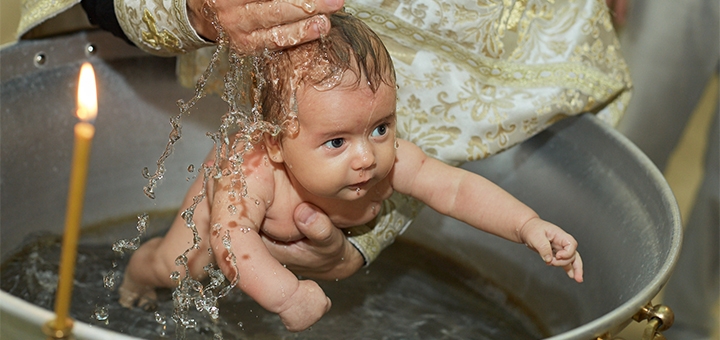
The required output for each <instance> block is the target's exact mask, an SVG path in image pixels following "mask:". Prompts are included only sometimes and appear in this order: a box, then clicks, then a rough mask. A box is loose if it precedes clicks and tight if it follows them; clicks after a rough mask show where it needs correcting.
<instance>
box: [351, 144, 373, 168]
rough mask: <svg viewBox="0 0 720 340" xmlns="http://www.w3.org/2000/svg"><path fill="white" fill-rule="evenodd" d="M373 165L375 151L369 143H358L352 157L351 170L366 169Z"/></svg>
mask: <svg viewBox="0 0 720 340" xmlns="http://www.w3.org/2000/svg"><path fill="white" fill-rule="evenodd" d="M373 165H375V152H374V150H373V148H372V146H371V145H369V143H367V142H364V143H360V144H359V145H358V147H357V150H356V152H355V157H354V159H353V165H352V167H353V170H363V169H368V168H370V167H372V166H373Z"/></svg>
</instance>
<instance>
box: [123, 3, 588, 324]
mask: <svg viewBox="0 0 720 340" xmlns="http://www.w3.org/2000/svg"><path fill="white" fill-rule="evenodd" d="M330 19H331V24H332V27H331V30H330V33H329V34H328V36H327V37H325V39H324V41H322V42H321V41H314V42H310V43H306V44H303V45H300V46H298V47H294V48H291V49H289V50H285V51H279V52H272V53H271V55H270V56H266V57H263V58H261V59H262V60H264V61H265V62H264V64H261V65H260V66H259V68H260V70H261V72H262V73H264V76H265V79H277V80H276V81H268V82H267V83H266V85H265V87H263V89H262V90H261V93H260V95H259V97H260V102H261V103H262V108H261V109H262V111H263V115H264V117H265V119H266V120H267V121H269V122H271V123H273V124H276V125H279V126H283V129H282V131H281V132H280V133H279V134H276V135H273V134H270V133H265V134H264V135H263V137H262V138H261V140H260V141H259V142H258V143H256V144H255V145H254V146H253V147H252V148H248V150H247V151H245V152H244V162H243V163H242V174H243V175H244V181H243V180H241V175H239V174H238V175H223V176H221V177H220V178H219V179H215V180H210V181H209V183H208V197H207V199H205V200H203V201H202V202H201V203H200V204H199V205H198V206H197V208H196V210H195V214H194V218H195V219H194V222H195V224H196V226H197V230H198V232H199V236H200V238H201V241H200V249H208V248H212V250H213V253H214V257H215V258H214V261H215V262H216V263H217V265H218V267H219V268H220V269H222V271H223V272H224V273H225V275H226V276H228V277H236V274H239V283H238V286H239V287H240V288H241V289H242V290H243V291H244V292H245V293H246V294H248V295H249V296H250V297H252V298H253V299H254V300H255V301H256V302H257V303H259V304H260V305H261V306H262V307H264V308H266V309H267V310H269V311H272V312H274V313H277V314H279V316H280V318H281V320H282V322H283V323H284V324H285V326H286V327H287V329H288V330H291V331H300V330H304V329H306V328H308V327H310V326H311V325H313V324H314V323H315V322H317V321H318V320H319V319H320V318H321V317H322V316H323V315H324V314H325V313H326V312H327V311H328V310H329V309H330V305H331V303H330V299H329V298H328V297H327V296H325V294H324V292H323V291H322V289H321V288H320V287H319V286H318V285H317V283H315V282H314V281H311V280H298V278H297V277H296V276H295V275H294V274H293V273H292V272H290V271H289V270H288V269H286V268H285V267H284V266H283V265H282V264H281V263H279V262H278V261H277V260H276V259H275V258H274V257H273V256H271V254H270V252H269V251H268V249H267V248H266V246H265V244H264V243H263V240H262V237H268V238H270V239H273V240H277V241H278V242H290V241H294V240H298V239H301V238H302V237H303V235H302V234H301V233H300V232H299V231H298V230H297V229H296V227H295V224H294V222H293V211H294V209H295V208H296V207H297V206H298V205H299V204H300V203H302V202H309V203H311V204H314V205H315V206H317V207H319V208H320V209H321V210H322V211H323V212H325V213H326V214H327V215H328V216H329V218H330V219H331V221H332V222H333V224H334V225H335V226H337V227H339V228H345V227H351V226H356V225H362V224H365V223H368V222H370V221H372V220H373V219H374V218H375V217H376V216H377V215H378V213H379V212H380V206H381V202H382V201H383V200H385V199H387V198H388V197H390V195H391V194H392V193H393V191H398V192H400V193H402V194H406V195H410V196H412V197H415V198H417V199H419V200H420V201H422V202H424V203H425V204H427V205H428V206H430V207H431V208H433V209H435V210H437V211H438V212H440V213H442V214H446V215H449V216H452V217H454V218H456V219H459V220H461V221H463V222H466V223H468V224H470V225H472V226H474V227H475V228H478V229H480V230H483V231H486V232H489V233H492V234H495V235H497V236H500V237H503V238H505V239H508V240H511V241H514V242H519V243H524V244H526V245H527V246H528V247H529V248H531V249H533V250H535V251H537V252H538V253H539V254H540V256H541V257H542V259H543V260H544V261H545V263H547V264H549V265H553V266H559V267H563V268H564V270H565V271H566V272H567V274H568V276H570V277H571V278H573V279H575V280H576V281H577V282H582V276H583V267H582V260H581V259H580V255H579V254H578V252H577V251H576V248H577V242H576V241H575V239H574V238H573V237H572V236H571V235H569V234H568V233H566V232H564V231H563V230H562V229H560V228H559V227H557V226H555V225H553V224H551V223H548V222H546V221H544V220H542V219H540V218H539V217H538V215H537V214H536V213H535V212H534V211H533V210H532V209H530V208H529V207H527V206H526V205H524V204H523V203H521V202H520V201H518V200H517V199H515V198H514V197H512V196H511V195H510V194H508V193H507V192H505V191H504V190H502V189H501V188H500V187H498V186H496V185H494V184H493V183H491V182H490V181H488V180H486V179H484V178H483V177H481V176H478V175H476V174H473V173H471V172H468V171H465V170H462V169H460V168H455V167H452V166H449V165H446V164H444V163H442V162H440V161H438V160H436V159H433V158H430V157H428V156H427V155H426V154H425V153H424V152H423V151H422V150H421V149H420V148H419V147H417V146H416V145H414V144H412V143H410V142H407V141H405V140H402V139H397V138H396V135H395V126H396V112H395V106H396V84H395V71H394V68H393V66H392V61H391V59H390V55H389V54H388V52H387V50H386V49H385V48H384V46H383V44H382V41H381V40H380V39H379V38H378V37H377V36H376V35H375V34H374V33H373V32H372V31H371V30H370V29H369V28H368V27H367V26H366V25H365V24H364V23H362V22H361V21H360V20H358V19H356V18H354V17H352V16H350V15H348V14H345V13H337V14H334V15H333V16H331V18H330ZM287 108H292V109H287ZM226 156H227V155H226ZM226 163H227V162H225V163H223V165H222V166H223V167H227V166H228V165H227V164H226ZM202 182H203V181H202V178H199V179H198V180H197V181H196V182H195V183H194V184H193V187H192V188H191V189H190V192H189V194H188V196H187V197H186V199H185V202H184V207H188V206H190V205H191V204H192V197H193V194H194V193H197V192H200V190H201V188H202ZM243 183H244V184H243ZM243 185H244V188H243V187H242V186H243ZM243 189H245V190H246V193H247V194H246V195H240V194H234V193H235V192H238V193H239V192H242V190H243ZM229 207H230V209H229ZM225 234H227V235H229V236H230V238H231V240H232V242H231V247H230V250H228V249H227V248H225V246H224V245H223V240H222V238H223V235H225ZM192 239H193V237H192V234H191V231H190V230H189V228H186V226H185V220H184V219H183V218H181V217H180V216H178V218H176V220H175V222H174V224H173V225H172V227H171V228H170V230H169V231H168V233H167V234H166V235H165V237H163V238H156V239H152V240H150V241H148V242H146V243H144V244H143V245H142V246H141V247H140V248H139V249H138V250H137V251H136V252H135V253H134V254H133V256H132V258H131V260H130V263H129V265H128V269H127V270H126V273H125V279H124V282H123V284H122V287H121V302H122V303H123V304H124V305H132V304H134V303H135V302H136V300H137V299H140V298H144V297H152V296H153V294H154V288H155V287H172V286H173V285H174V283H173V281H172V280H171V279H170V274H171V272H173V271H180V272H183V270H182V268H181V267H179V266H177V265H176V264H175V258H176V257H177V256H178V255H179V254H181V253H183V252H184V251H185V249H187V248H188V247H189V246H190V245H191V242H192ZM230 252H232V255H234V256H235V259H236V265H233V261H231V256H229V255H230ZM208 261H210V259H209V258H208V257H207V253H206V252H204V251H193V252H190V253H189V254H188V266H189V268H190V273H191V275H193V276H196V275H197V276H202V275H203V274H204V271H203V269H202V267H203V266H205V265H206V264H207V263H208Z"/></svg>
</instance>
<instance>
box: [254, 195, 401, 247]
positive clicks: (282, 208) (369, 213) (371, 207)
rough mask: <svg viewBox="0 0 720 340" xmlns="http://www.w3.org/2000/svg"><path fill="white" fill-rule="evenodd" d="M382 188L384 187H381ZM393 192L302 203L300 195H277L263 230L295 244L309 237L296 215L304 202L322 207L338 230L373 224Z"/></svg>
mask: <svg viewBox="0 0 720 340" xmlns="http://www.w3.org/2000/svg"><path fill="white" fill-rule="evenodd" d="M379 189H380V188H379ZM391 194H392V189H391V188H390V187H389V186H388V187H387V188H385V187H383V188H382V190H374V191H371V192H369V193H368V194H367V195H365V196H364V197H361V198H359V199H357V200H353V201H346V200H332V199H315V200H312V201H302V200H301V199H300V197H299V196H295V195H284V196H279V197H278V196H276V197H275V200H274V202H273V204H272V205H271V206H270V207H268V211H267V214H266V217H265V220H264V221H263V224H262V227H261V230H262V232H263V233H265V235H267V236H268V237H270V238H272V239H274V240H277V241H280V242H291V241H297V240H299V239H302V238H303V237H305V236H304V235H303V234H302V233H301V232H300V231H299V230H298V228H297V227H296V226H295V221H294V218H293V216H294V213H295V209H296V208H297V206H298V205H299V204H300V203H303V202H308V203H311V204H314V205H315V206H317V207H318V208H320V209H321V210H322V211H323V212H325V214H327V215H328V217H329V218H330V221H331V222H332V223H333V225H334V226H335V227H337V228H349V227H354V226H358V225H363V224H365V223H368V222H370V221H372V220H373V219H374V218H375V217H376V216H377V215H378V213H379V212H380V208H381V204H382V201H383V200H385V199H387V198H388V197H390V195H391Z"/></svg>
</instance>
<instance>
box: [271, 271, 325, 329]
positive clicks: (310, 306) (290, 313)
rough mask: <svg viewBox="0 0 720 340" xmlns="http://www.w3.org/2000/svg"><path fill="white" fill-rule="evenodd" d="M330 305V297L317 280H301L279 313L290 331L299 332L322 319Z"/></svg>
mask: <svg viewBox="0 0 720 340" xmlns="http://www.w3.org/2000/svg"><path fill="white" fill-rule="evenodd" d="M330 305H331V303H330V298H328V297H327V296H325V293H324V292H323V290H322V288H320V286H318V284H317V283H316V282H315V281H310V280H300V286H299V287H298V289H297V290H296V291H295V293H294V294H293V295H292V296H291V297H290V298H289V299H288V300H287V301H286V302H285V303H284V305H283V308H282V309H281V311H280V312H279V313H278V314H279V315H280V319H281V320H282V322H283V324H284V325H285V327H286V328H287V329H288V330H289V331H291V332H299V331H302V330H305V329H307V328H308V327H310V326H312V325H313V324H315V323H316V322H317V321H318V320H320V318H321V317H322V316H323V315H325V313H327V312H328V311H329V310H330Z"/></svg>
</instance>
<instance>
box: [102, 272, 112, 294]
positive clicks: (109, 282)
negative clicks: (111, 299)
mask: <svg viewBox="0 0 720 340" xmlns="http://www.w3.org/2000/svg"><path fill="white" fill-rule="evenodd" d="M103 285H104V286H105V288H107V289H110V290H112V289H113V287H115V272H114V271H112V270H111V271H109V272H107V274H105V276H103Z"/></svg>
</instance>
